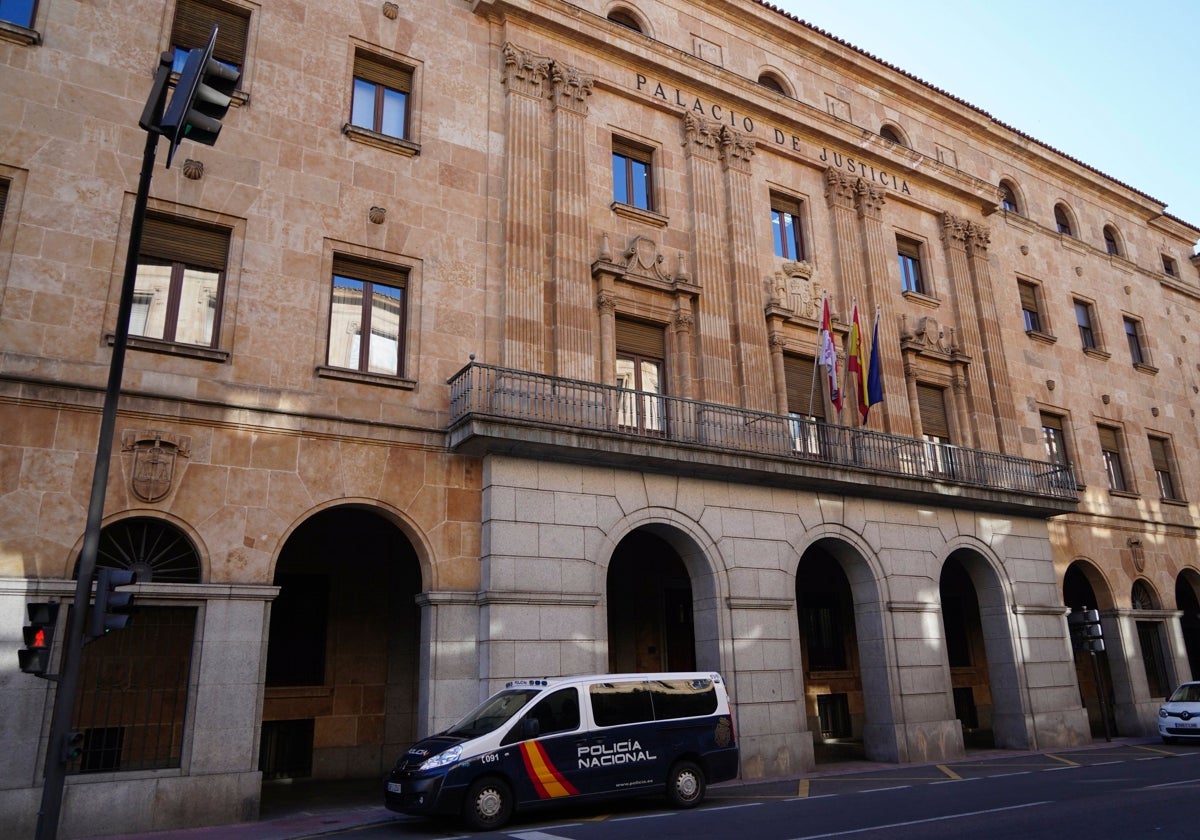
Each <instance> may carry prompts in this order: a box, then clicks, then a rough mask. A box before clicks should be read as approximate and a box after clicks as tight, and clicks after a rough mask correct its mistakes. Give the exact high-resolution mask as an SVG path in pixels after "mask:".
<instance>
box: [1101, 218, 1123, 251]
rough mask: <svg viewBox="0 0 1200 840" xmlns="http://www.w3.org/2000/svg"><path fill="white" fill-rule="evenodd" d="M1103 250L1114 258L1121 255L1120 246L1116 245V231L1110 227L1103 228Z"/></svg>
mask: <svg viewBox="0 0 1200 840" xmlns="http://www.w3.org/2000/svg"><path fill="white" fill-rule="evenodd" d="M1104 250H1105V251H1107V252H1108V253H1109V254H1110V255H1111V256H1114V257H1119V256H1120V255H1121V246H1120V245H1119V244H1118V243H1117V231H1116V229H1115V228H1113V226H1112V225H1105V226H1104Z"/></svg>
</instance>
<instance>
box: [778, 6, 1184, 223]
mask: <svg viewBox="0 0 1200 840" xmlns="http://www.w3.org/2000/svg"><path fill="white" fill-rule="evenodd" d="M768 2H773V3H774V5H776V6H778V7H779V8H781V9H783V10H784V11H786V12H788V13H789V14H792V15H794V16H796V17H798V18H800V19H801V20H804V21H806V22H808V23H810V24H812V25H813V26H816V27H817V28H819V29H823V30H825V31H826V32H828V33H829V34H831V35H834V36H836V37H838V38H840V39H842V40H843V41H847V42H849V43H850V44H853V45H854V46H855V47H858V48H859V49H861V50H863V51H865V52H868V53H870V54H872V55H874V56H875V57H876V58H879V59H882V60H883V61H886V62H887V63H889V64H892V65H895V66H896V67H899V68H900V69H902V70H905V71H907V72H908V73H911V74H912V75H914V76H916V77H917V78H919V79H921V80H923V81H925V82H927V83H929V84H931V85H933V86H934V87H938V88H941V89H942V90H944V91H946V92H947V93H950V94H952V95H954V96H956V97H958V98H959V99H962V100H964V101H966V102H969V103H970V104H971V105H974V106H975V107H976V108H979V109H981V110H983V111H986V112H987V113H989V114H991V115H992V117H994V118H995V119H997V120H999V121H1000V122H1002V123H1005V124H1007V125H1010V126H1012V127H1013V128H1015V129H1017V130H1018V131H1021V132H1023V133H1025V134H1027V135H1029V136H1030V137H1033V138H1034V139H1036V140H1038V141H1040V142H1042V143H1044V144H1046V145H1048V146H1051V147H1053V148H1055V149H1057V150H1059V151H1060V152H1063V153H1064V154H1066V155H1069V156H1070V157H1073V158H1075V159H1077V160H1079V161H1082V162H1083V163H1086V164H1087V165H1089V166H1091V167H1092V168H1093V169H1097V170H1099V171H1100V172H1103V173H1104V174H1105V175H1108V176H1109V177H1111V178H1114V179H1116V180H1118V181H1121V182H1122V183H1125V184H1127V185H1129V186H1131V187H1133V188H1134V189H1136V190H1138V191H1140V192H1143V193H1146V194H1148V195H1150V196H1153V197H1154V198H1156V199H1158V200H1159V201H1161V202H1163V203H1164V204H1166V205H1167V212H1168V213H1170V214H1171V215H1173V216H1176V217H1178V218H1180V219H1183V220H1184V221H1185V222H1188V223H1189V224H1191V225H1194V226H1197V227H1200V40H1198V38H1200V0H1133V1H1132V2H1131V0H1125V1H1124V2H1114V1H1113V0H1094V2H1085V1H1084V0H1058V2H1054V0H999V2H998V1H997V0H957V2H955V1H954V0H904V1H903V2H900V0H832V2H830V0H818V1H817V2H806V0H768Z"/></svg>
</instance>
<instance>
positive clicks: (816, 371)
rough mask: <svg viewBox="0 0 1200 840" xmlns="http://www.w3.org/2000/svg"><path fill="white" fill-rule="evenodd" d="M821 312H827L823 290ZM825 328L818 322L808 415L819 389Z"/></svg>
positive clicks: (810, 412)
mask: <svg viewBox="0 0 1200 840" xmlns="http://www.w3.org/2000/svg"><path fill="white" fill-rule="evenodd" d="M821 314H822V316H823V315H824V314H825V292H821ZM823 328H824V325H822V324H819V323H818V326H817V352H815V353H813V375H812V381H811V382H809V383H808V416H809V417H812V410H813V396H814V394H816V391H817V377H818V376H820V375H821V374H820V369H821V341H822V340H823V339H822V338H821V330H822V329H823Z"/></svg>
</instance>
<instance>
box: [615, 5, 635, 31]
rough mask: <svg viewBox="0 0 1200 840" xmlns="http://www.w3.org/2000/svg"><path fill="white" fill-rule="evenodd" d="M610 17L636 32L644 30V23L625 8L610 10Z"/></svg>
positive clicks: (616, 22)
mask: <svg viewBox="0 0 1200 840" xmlns="http://www.w3.org/2000/svg"><path fill="white" fill-rule="evenodd" d="M608 19H609V20H611V21H612V22H613V23H615V24H618V25H620V26H624V27H625V28H626V29H632V30H633V31H634V32H641V31H642V25H641V24H640V23H638V22H637V18H635V17H634V16H633V15H631V14H630V13H629V12H626V11H624V10H623V9H615V10H613V11H611V12H609V13H608Z"/></svg>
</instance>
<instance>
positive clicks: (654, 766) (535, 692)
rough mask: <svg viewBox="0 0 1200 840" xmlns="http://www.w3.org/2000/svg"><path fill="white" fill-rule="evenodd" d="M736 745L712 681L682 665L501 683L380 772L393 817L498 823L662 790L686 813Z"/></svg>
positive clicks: (717, 683)
mask: <svg viewBox="0 0 1200 840" xmlns="http://www.w3.org/2000/svg"><path fill="white" fill-rule="evenodd" d="M737 773H738V747H737V740H736V736H735V734H734V726H733V715H732V713H731V712H730V709H729V695H728V694H727V693H726V690H725V684H724V682H723V681H722V680H721V676H720V675H719V674H716V673H707V672H692V673H670V674H604V675H593V676H586V677H562V678H557V679H530V680H513V681H512V682H509V683H507V684H506V686H505V688H504V689H503V690H502V691H499V692H497V693H496V694H493V695H492V696H491V697H489V698H488V699H487V700H485V701H484V702H483V703H482V704H481V705H480V706H479V707H477V708H476V709H475V710H474V711H473V712H471V713H470V714H468V715H467V716H466V717H464V718H463V719H462V720H460V721H459V722H458V723H456V724H454V725H453V726H451V727H450V728H449V729H447V730H446V731H445V732H441V733H439V734H437V735H433V736H431V737H429V738H426V739H424V740H423V741H420V742H418V743H417V744H415V745H414V746H413V747H412V749H410V750H409V751H408V752H407V753H405V754H404V755H403V756H402V757H401V758H400V760H399V761H397V762H396V765H395V767H393V768H392V771H391V773H389V774H388V776H387V777H386V779H385V802H386V804H387V807H388V808H389V809H391V810H393V811H399V812H401V813H404V814H429V815H432V814H459V815H461V816H462V818H463V820H464V821H465V822H466V824H467V825H468V826H470V827H471V828H474V829H492V828H498V827H500V826H502V825H504V824H505V823H506V822H508V820H509V818H510V817H511V816H512V814H513V812H514V811H515V810H524V809H527V808H531V807H535V806H538V805H546V804H550V803H558V802H564V801H581V802H582V801H591V800H595V799H600V798H603V797H611V796H630V795H637V794H644V793H656V792H661V793H665V794H666V797H667V799H668V801H670V802H671V803H672V804H673V805H675V806H676V807H681V808H692V807H695V806H696V805H699V804H700V802H701V801H702V800H703V799H704V793H705V789H706V787H707V785H708V784H709V783H710V782H721V781H725V780H727V779H732V778H734V777H735V776H736V775H737Z"/></svg>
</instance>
